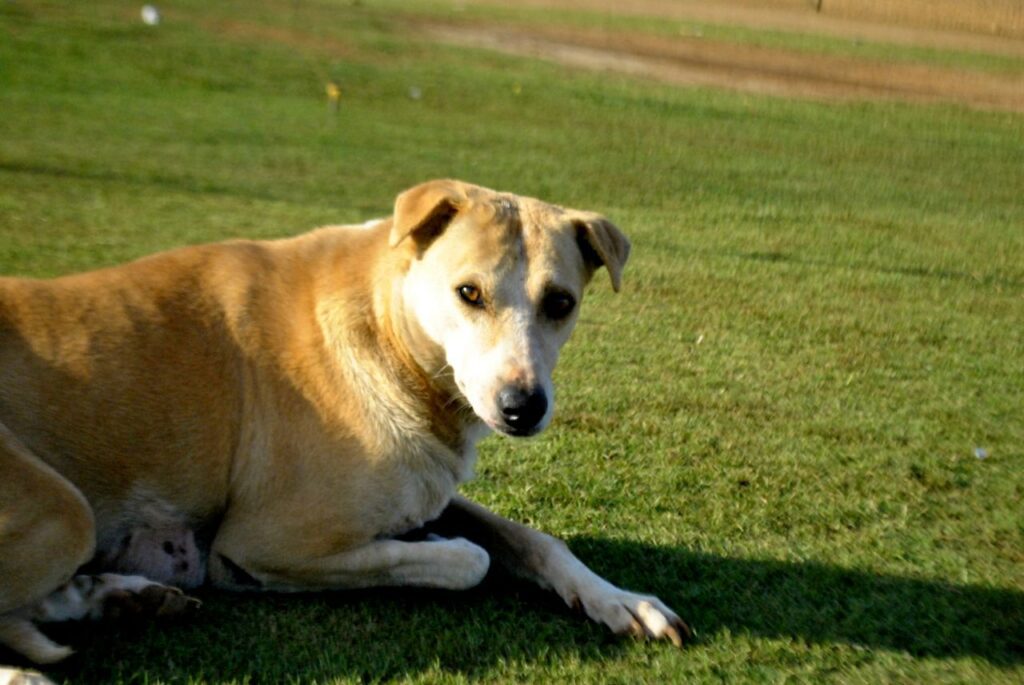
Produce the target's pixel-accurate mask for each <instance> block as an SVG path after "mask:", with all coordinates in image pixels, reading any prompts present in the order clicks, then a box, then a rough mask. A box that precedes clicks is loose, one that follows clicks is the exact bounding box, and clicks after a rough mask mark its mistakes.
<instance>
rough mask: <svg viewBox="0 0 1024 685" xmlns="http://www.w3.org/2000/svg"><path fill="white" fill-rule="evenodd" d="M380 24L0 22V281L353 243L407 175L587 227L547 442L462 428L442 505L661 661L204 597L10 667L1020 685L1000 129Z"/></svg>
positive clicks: (474, 627)
mask: <svg viewBox="0 0 1024 685" xmlns="http://www.w3.org/2000/svg"><path fill="white" fill-rule="evenodd" d="M411 6H412V4H411V3H407V2H406V3H397V4H392V3H389V2H374V1H372V0H362V1H361V2H359V1H356V2H343V1H341V0H339V1H337V2H326V1H323V2H314V1H312V0H267V1H264V2H242V1H240V0H235V1H232V2H218V3H205V2H199V1H198V0H190V1H188V2H174V3H167V5H166V6H165V7H162V9H163V10H164V20H163V22H162V23H161V25H160V26H158V27H148V26H145V25H143V24H142V22H141V21H140V20H139V18H138V12H139V3H110V2H105V1H103V2H89V3H66V4H56V3H49V2H23V1H21V0H14V1H13V2H4V3H2V4H0V273H4V274H21V275H33V276H50V275H55V274H61V273H67V272H71V271H76V270H83V269H89V268H94V267H99V266H104V265H109V264H113V263H117V262H121V261H124V260H128V259H131V258H134V257H137V256H141V255H144V254H146V253H149V252H153V251H156V250H159V249H164V248H169V247H172V246H177V245H181V244H188V243H198V242H204V241H213V240H220V239H226V238H231V237H240V236H244V237H255V238H261V237H265V238H272V237H278V236H286V235H293V234H295V233H298V232H301V231H304V230H307V229H309V228H311V227H314V226H317V225H322V224H326V223H340V222H354V221H364V220H367V219H370V218H374V217H378V216H383V215H386V214H388V213H389V212H390V207H391V203H392V201H393V198H394V196H395V194H396V193H398V192H399V191H401V190H402V189H404V188H406V187H408V186H410V185H412V184H414V183H417V182H419V181H422V180H426V179H428V178H434V177H446V176H453V177H458V178H463V179H466V180H470V181H473V182H476V183H480V184H483V185H487V186H491V187H497V188H501V189H507V190H512V191H515V192H519V193H522V194H528V195H535V196H539V197H542V198H545V199H549V200H551V201H555V202H558V203H561V204H565V205H569V206H574V207H579V208H585V209H592V210H597V211H601V212H604V213H606V214H607V215H609V216H610V217H611V218H613V219H614V220H615V221H616V222H617V223H618V224H619V225H620V226H621V227H622V228H623V229H624V230H625V231H626V233H627V234H629V235H630V237H631V238H632V240H633V244H634V251H633V257H632V259H631V261H630V263H629V265H628V267H627V270H626V274H625V283H624V288H623V292H622V293H620V294H619V295H614V294H613V293H612V291H611V288H610V286H609V284H608V283H607V278H606V277H605V276H604V274H603V273H602V274H599V278H597V279H595V281H594V284H593V285H592V287H591V289H590V292H589V293H588V296H587V299H586V301H585V302H584V305H583V313H582V315H581V318H580V322H579V325H578V328H577V331H576V333H575V335H574V339H573V340H572V341H571V342H570V344H569V346H568V347H567V348H566V350H565V352H564V354H563V357H562V362H561V365H560V367H559V369H558V372H557V373H556V381H557V384H558V405H557V411H556V416H555V420H554V422H553V424H552V426H551V428H550V429H549V430H548V431H547V433H546V434H544V435H543V436H541V437H539V438H536V439H532V440H528V441H514V440H511V439H502V438H497V437H494V438H490V439H488V440H487V441H485V442H484V443H483V445H482V450H481V459H480V463H479V468H478V478H477V480H476V481H475V482H473V483H472V484H470V485H469V486H468V487H467V488H466V490H467V491H468V492H469V493H470V494H471V495H472V496H474V497H476V498H477V499H479V500H480V501H482V502H484V503H486V504H488V505H489V506H491V507H493V508H494V509H496V510H497V511H499V512H501V513H503V514H505V515H507V516H510V517H513V518H516V519H519V520H522V521H525V522H528V523H530V524H531V525H534V526H537V527H540V528H542V529H544V530H547V531H549V532H551V533H553V534H556V535H559V536H561V537H564V538H566V539H567V540H568V541H569V543H570V545H571V546H572V548H573V549H574V550H575V551H576V552H577V554H578V555H579V556H580V557H581V558H583V559H584V560H585V561H586V562H587V563H588V564H590V565H591V566H592V567H593V568H595V569H596V570H597V571H599V572H600V573H602V574H605V575H607V577H609V578H610V579H611V580H613V581H614V582H617V583H619V584H622V585H625V586H628V587H631V588H635V589H638V590H644V591H649V592H653V593H656V594H658V595H659V596H660V597H661V598H662V599H664V600H665V601H666V602H667V603H669V604H670V605H671V606H673V607H674V608H675V609H676V610H677V611H678V612H679V613H680V614H681V615H683V616H684V617H685V618H686V619H687V621H688V622H689V623H690V624H691V625H692V626H693V627H694V629H695V631H696V634H697V636H696V640H695V642H694V643H693V644H692V645H690V646H688V647H687V648H685V649H683V650H676V649H674V648H672V647H671V646H669V645H667V644H644V643H640V642H635V641H631V640H618V639H615V638H613V637H611V636H609V635H607V634H605V632H604V631H603V629H602V628H600V627H598V626H594V625H590V624H588V623H586V622H584V621H582V620H580V619H579V618H578V617H577V616H574V615H573V614H572V613H570V612H569V611H568V610H566V609H564V608H563V607H561V606H560V605H559V603H558V602H557V601H555V600H552V599H549V598H547V597H546V596H545V595H543V594H542V593H539V592H535V591H532V590H530V589H528V588H525V587H522V586H518V585H511V584H509V582H508V581H502V580H494V581H492V582H489V583H487V584H486V585H485V586H484V587H482V588H480V589H479V590H475V591H472V592H468V593H463V594H448V593H439V592H416V591H374V592H350V593H338V594H325V595H309V596H265V597H264V596H231V595H224V594H217V593H212V592H204V593H203V594H202V597H203V599H204V601H205V604H204V607H203V609H202V611H201V612H200V614H199V615H198V616H197V617H195V618H193V619H189V620H187V621H184V622H179V623H175V624H157V623H153V624H146V625H142V626H100V627H92V626H86V627H61V628H56V629H55V630H54V631H53V632H54V634H56V635H59V636H60V637H61V638H62V639H66V640H69V641H71V642H72V643H73V644H74V645H75V646H76V647H77V648H79V650H80V654H79V655H78V656H76V657H75V658H73V659H72V660H71V661H69V662H68V663H66V664H65V665H62V666H59V667H56V668H51V669H47V673H48V674H49V675H50V676H51V677H53V678H54V679H56V680H58V681H59V680H61V679H64V680H66V681H67V682H71V683H107V682H110V683H119V682H125V683H128V682H131V683H164V682H167V683H179V682H180V683H184V682H196V683H200V682H202V683H249V682H251V683H276V682H296V683H300V682H301V683H306V682H318V683H333V682H355V681H377V680H390V679H398V680H405V681H411V682H467V681H485V682H507V681H517V682H518V681H530V682H545V681H554V680H562V681H566V682H622V683H630V682H638V681H643V682H672V683H679V682H720V681H724V682H737V681H742V682H746V681H752V682H766V683H768V682H772V683H773V682H782V681H787V682H792V681H813V682H822V681H835V682H892V681H895V682H906V683H919V682H928V683H933V682H965V683H979V682H985V683H994V682H1006V683H1015V682H1021V681H1022V680H1024V469H1022V462H1024V115H1020V114H1011V113H991V112H982V111H975V110H971V109H968V108H964V107H954V106H938V105H935V106H925V105H910V104H897V103H841V104H835V103H833V104H829V103H821V102H810V101H795V100H784V99H774V98H767V97H758V96H753V95H744V94H736V93H726V92H719V91H714V90H704V89H681V88H672V87H668V86H662V85H658V84H656V83H654V82H647V81H644V80H639V79H629V78H626V77H622V76H615V75H609V74H600V73H591V72H581V71H573V70H570V69H567V68H562V67H558V66H552V65H547V64H544V63H541V62H536V61H532V60H528V59H519V58H512V57H504V56H500V55H496V54H492V53H488V52H482V51H473V50H469V49H458V48H453V47H444V46H441V45H437V44H434V43H433V42H431V41H430V40H429V39H428V38H427V37H426V34H425V33H424V32H423V30H422V28H421V26H420V23H419V22H420V21H421V19H422V17H419V18H416V17H413V16H412V15H411V14H408V13H409V12H411V11H412V9H411ZM417 11H421V10H417ZM424 11H425V10H424ZM531 16H532V17H533V18H534V20H538V21H539V20H540V19H541V18H542V17H539V15H536V14H534V15H531ZM816 40H818V41H819V42H827V40H828V39H816ZM873 50H874V51H875V52H878V51H884V46H881V47H878V46H876V47H875V48H874V49H873ZM930 54H933V53H930ZM1004 66H1005V65H1004ZM1011 66H1012V65H1011ZM1015 68H1017V69H1020V68H1022V66H1021V65H1020V64H1018V65H1017V66H1016V67H1015ZM329 79H333V80H335V81H336V82H337V83H338V84H339V85H340V87H341V92H342V95H341V101H340V108H339V111H338V112H337V114H335V113H333V112H332V111H331V110H330V108H329V107H328V104H327V100H326V97H325V94H324V89H325V85H326V83H327V81H328V80H329ZM981 457H984V458H981ZM0 582H3V580H2V579H0ZM11 659H12V655H10V654H9V653H7V652H0V663H4V662H8V663H9V662H10V661H11Z"/></svg>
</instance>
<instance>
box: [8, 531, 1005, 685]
mask: <svg viewBox="0 0 1024 685" xmlns="http://www.w3.org/2000/svg"><path fill="white" fill-rule="evenodd" d="M572 547H573V548H574V549H575V550H576V551H577V553H578V554H579V555H580V556H581V558H583V559H584V560H585V561H587V562H588V563H590V564H591V565H592V566H593V567H594V568H595V570H597V571H598V572H604V573H607V574H608V576H609V577H610V578H612V579H613V580H615V581H616V582H619V583H621V584H623V585H625V586H629V587H634V588H637V589H642V590H644V591H649V592H653V593H655V594H658V595H659V596H661V597H662V598H663V599H664V600H666V601H667V602H668V603H669V604H670V605H672V606H674V607H675V608H676V609H677V610H678V611H679V612H680V613H681V614H682V615H683V616H684V617H685V618H686V619H687V621H688V622H689V623H690V624H691V626H693V627H694V628H695V629H696V630H697V633H698V638H697V646H696V647H693V648H694V649H700V644H701V643H712V642H714V641H715V639H716V635H717V634H719V633H720V632H722V631H724V630H728V631H729V632H731V633H734V634H736V633H739V634H744V633H745V634H751V635H756V636H762V637H767V638H780V637H781V638H787V639H794V640H798V641H802V642H805V643H809V644H815V643H817V644H823V643H841V644H848V645H858V646H862V647H865V648H869V649H880V650H890V651H900V652H906V653H909V654H911V655H915V656H926V657H938V658H953V657H972V656H973V657H980V658H982V659H985V660H987V661H989V662H990V663H992V664H995V665H997V666H1004V667H1006V666H1014V665H1017V664H1020V663H1022V662H1024V593H1021V592H1018V591H1014V590H1000V589H992V588H987V587H982V586H977V585H952V584H946V583H942V582H932V581H926V580H917V579H913V578H904V577H898V576H887V575H878V574H873V573H865V572H861V571H852V570H846V569H842V568H839V567H836V566H830V565H827V564H820V563H792V562H777V561H758V560H743V559H731V558H723V557H717V556H710V555H703V554H696V553H692V552H689V551H685V550H676V549H669V548H662V547H653V546H647V545H641V544H634V543H630V542H617V541H609V540H603V539H593V538H578V539H576V540H574V541H572ZM204 599H205V600H206V605H205V606H204V607H203V609H202V612H201V614H200V615H199V616H197V617H195V618H192V619H190V620H188V621H184V622H180V623H177V624H167V623H153V624H145V625H141V626H137V627H134V628H133V627H127V626H121V627H116V628H114V627H101V628H99V629H95V628H89V627H86V626H77V627H74V626H68V627H63V628H58V629H56V630H54V631H51V632H52V633H54V634H55V636H56V637H58V638H59V639H64V640H69V641H70V642H72V644H74V645H75V646H76V647H77V648H79V650H80V655H79V656H76V657H73V658H72V659H71V660H70V661H69V662H67V663H66V664H64V665H61V666H59V667H56V668H52V669H50V670H49V673H50V675H51V676H52V677H54V678H56V679H60V678H65V679H67V680H68V681H69V682H73V683H78V682H89V683H100V682H112V681H120V682H146V681H154V680H157V681H165V682H187V681H204V680H206V681H233V682H239V683H244V682H286V681H308V680H325V679H330V678H337V677H349V678H358V679H368V680H378V679H382V678H389V677H397V676H402V675H415V674H418V673H424V672H429V671H432V670H433V671H435V672H445V673H456V674H462V675H465V676H468V677H473V676H479V675H486V674H488V673H490V674H491V675H492V676H493V675H494V669H495V668H499V669H500V668H511V669H513V670H515V669H516V668H517V666H519V665H521V666H524V667H527V668H529V667H531V666H539V667H544V666H545V665H547V666H551V667H557V665H558V664H559V663H560V662H562V661H563V660H564V659H565V658H567V657H569V658H573V659H577V660H580V661H584V662H587V661H597V662H600V661H602V660H606V659H610V658H614V657H616V656H617V655H618V653H619V652H620V650H622V649H623V648H624V647H623V645H624V644H627V643H623V642H621V641H618V640H616V639H615V638H613V637H612V636H610V635H608V634H606V633H605V632H604V630H602V629H600V628H598V627H597V626H593V625H590V624H588V623H587V622H585V621H582V620H580V619H579V618H578V617H576V616H574V615H572V614H571V613H570V612H569V611H568V610H566V609H564V608H563V607H561V605H560V604H559V603H558V601H557V600H555V599H553V598H551V596H550V595H547V594H546V593H541V592H540V591H537V590H533V589H529V588H526V587H524V586H522V585H519V584H516V583H513V582H511V581H509V580H507V579H504V578H502V577H500V576H496V577H491V578H489V579H488V581H487V582H486V583H485V584H484V585H483V586H482V587H481V588H478V589H476V590H473V591H471V592H466V593H445V592H436V591H411V590H408V591H406V590H403V591H371V592H348V593H333V594H321V595H292V596H285V595H229V594H222V593H213V592H210V593H208V594H207V595H206V596H205V597H204ZM650 649H652V650H659V649H663V650H670V649H672V648H671V647H669V646H668V645H667V644H666V645H652V646H650ZM5 656H6V655H3V657H5ZM3 657H0V661H5V660H6V659H4V658H3Z"/></svg>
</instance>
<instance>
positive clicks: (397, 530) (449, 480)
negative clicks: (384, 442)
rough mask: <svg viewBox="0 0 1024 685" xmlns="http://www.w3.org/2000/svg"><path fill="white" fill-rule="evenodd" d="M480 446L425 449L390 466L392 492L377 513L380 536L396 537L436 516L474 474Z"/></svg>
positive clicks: (389, 478) (388, 471) (389, 476)
mask: <svg viewBox="0 0 1024 685" xmlns="http://www.w3.org/2000/svg"><path fill="white" fill-rule="evenodd" d="M475 458H476V450H475V448H473V447H469V448H467V449H466V450H464V451H463V452H462V453H454V452H447V453H444V454H438V453H437V452H436V451H434V452H424V453H423V454H421V455H417V456H416V457H415V458H412V459H403V460H401V461H400V462H398V463H395V464H394V465H393V466H392V468H390V469H388V470H387V478H388V480H389V481H390V486H389V487H388V488H386V489H387V490H388V491H389V496H388V497H387V498H386V500H385V501H384V502H382V503H381V504H382V505H383V507H382V508H381V509H379V510H378V515H377V517H376V518H377V521H378V525H377V528H378V530H377V533H376V534H377V537H379V538H385V537H393V536H395V535H401V534H402V533H406V532H408V531H410V530H413V529H416V528H419V527H421V526H423V525H424V524H425V523H427V522H429V521H432V520H434V519H436V518H437V517H438V516H440V515H441V512H442V511H444V509H445V507H446V506H448V503H449V502H450V501H451V499H452V497H453V496H454V495H455V492H456V490H457V488H458V485H459V483H460V482H462V481H465V480H467V479H468V478H469V477H470V476H471V474H472V462H473V461H475Z"/></svg>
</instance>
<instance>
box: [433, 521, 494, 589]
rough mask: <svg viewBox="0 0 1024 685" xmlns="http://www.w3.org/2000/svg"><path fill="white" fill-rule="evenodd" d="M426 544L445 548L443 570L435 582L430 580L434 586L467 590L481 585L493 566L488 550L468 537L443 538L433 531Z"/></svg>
mask: <svg viewBox="0 0 1024 685" xmlns="http://www.w3.org/2000/svg"><path fill="white" fill-rule="evenodd" d="M425 544H428V545H438V546H439V547H440V548H443V549H444V557H443V558H444V562H443V564H442V565H441V568H442V569H443V572H442V574H441V576H440V577H439V578H437V579H436V580H435V581H434V582H428V584H429V585H431V586H433V587H443V588H446V589H449V590H467V589H469V588H471V587H475V586H477V585H479V584H480V582H481V581H483V579H484V576H486V575H487V571H488V570H489V569H490V567H491V555H490V554H488V553H487V550H485V549H484V548H483V547H481V546H480V545H478V544H476V543H474V542H470V541H469V540H467V539H466V538H443V537H441V536H439V535H434V534H433V533H431V534H430V535H428V536H427V539H426V543H425Z"/></svg>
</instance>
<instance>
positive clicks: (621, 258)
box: [391, 181, 629, 436]
mask: <svg viewBox="0 0 1024 685" xmlns="http://www.w3.org/2000/svg"><path fill="white" fill-rule="evenodd" d="M405 240H411V241H413V243H414V247H413V248H409V247H407V248H406V249H414V250H415V255H414V257H413V259H412V260H411V264H410V267H409V270H408V272H407V274H406V278H405V281H404V283H403V293H402V296H403V301H404V305H405V311H406V312H407V316H412V317H414V319H415V324H416V325H417V326H418V327H419V328H420V329H421V330H422V332H423V334H424V335H426V337H427V338H429V339H430V340H431V341H432V342H433V343H434V344H435V345H436V346H438V348H439V349H440V350H443V357H444V359H443V364H444V365H447V366H448V367H450V369H451V374H452V376H453V378H454V382H455V385H456V387H457V389H458V391H459V392H460V393H461V394H462V395H463V397H464V398H465V400H466V402H467V403H468V404H469V405H470V406H471V407H472V409H473V411H474V412H475V413H476V415H477V416H478V417H479V418H480V419H481V420H482V421H483V422H484V423H485V424H487V425H488V426H489V427H490V428H492V429H494V430H496V431H499V432H502V433H505V434H507V435H514V436H527V435H533V434H535V433H538V432H540V431H541V430H543V429H544V428H545V427H546V426H547V424H548V422H549V421H550V420H551V415H552V411H553V408H554V388H553V386H552V382H551V374H552V371H553V370H554V367H555V362H556V361H557V360H558V353H559V350H560V349H561V347H562V345H563V344H564V343H565V341H566V340H568V338H569V334H570V333H571V332H572V328H573V325H574V324H575V322H576V317H577V314H578V312H579V304H580V301H581V300H582V298H583V288H584V286H585V285H586V283H587V282H588V281H589V280H590V277H591V274H592V273H593V271H594V269H596V268H597V267H598V266H602V265H603V266H605V267H607V268H608V270H609V273H610V274H611V276H612V284H613V286H614V287H615V289H616V290H617V289H618V286H619V282H620V278H621V272H622V267H623V266H624V264H625V262H626V259H627V257H628V255H629V242H628V240H626V238H625V236H623V235H622V233H621V232H620V231H619V230H618V229H617V228H616V227H615V226H613V225H612V224H611V223H610V222H609V221H607V220H606V219H603V218H602V217H600V216H598V215H596V214H591V213H585V212H577V211H573V210H565V209H562V208H559V207H555V206H553V205H549V204H546V203H543V202H540V201H538V200H534V199H532V198H524V197H518V196H515V195H507V194H502V193H495V192H493V191H490V190H486V189H484V188H480V187H477V186H470V185H468V184H464V183H459V182H455V181H432V182H429V183H425V184H423V185H421V186H417V187H415V188H413V189H411V190H409V191H406V192H405V193H403V194H402V195H401V196H399V198H398V201H397V203H396V207H395V217H394V222H393V226H392V233H391V243H392V245H393V246H396V245H399V244H401V243H403V241H405ZM441 371H442V370H441V369H438V370H437V372H441ZM445 371H446V370H445Z"/></svg>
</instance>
